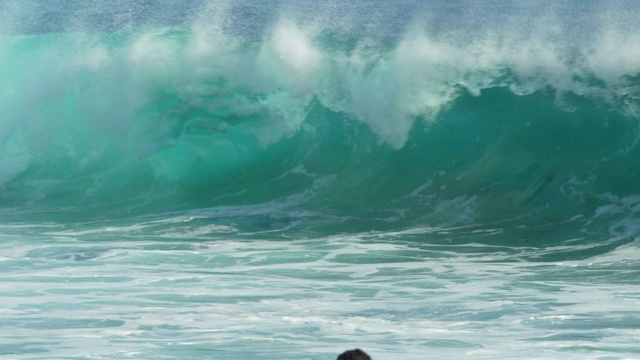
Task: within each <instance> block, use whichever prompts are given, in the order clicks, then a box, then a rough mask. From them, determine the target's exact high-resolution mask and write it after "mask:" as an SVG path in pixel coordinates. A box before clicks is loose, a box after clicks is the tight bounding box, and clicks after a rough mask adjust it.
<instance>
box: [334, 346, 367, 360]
mask: <svg viewBox="0 0 640 360" xmlns="http://www.w3.org/2000/svg"><path fill="white" fill-rule="evenodd" d="M337 360H371V357H370V356H369V354H367V353H366V352H364V351H362V350H360V349H353V350H347V351H345V352H343V353H342V354H340V355H338V359H337Z"/></svg>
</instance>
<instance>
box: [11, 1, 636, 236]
mask: <svg viewBox="0 0 640 360" xmlns="http://www.w3.org/2000/svg"><path fill="white" fill-rule="evenodd" d="M123 3H127V4H129V5H131V7H130V8H129V12H128V14H129V16H128V17H127V16H125V15H126V14H127V12H123V10H121V11H120V12H114V13H113V14H111V15H110V17H109V18H108V19H102V20H100V21H98V22H97V23H96V24H97V25H92V26H93V27H91V26H88V25H87V24H89V23H91V22H90V20H91V19H93V18H92V17H91V11H92V10H91V8H90V7H87V6H84V7H82V6H78V7H72V6H71V5H69V7H66V8H63V9H61V10H59V13H44V12H43V10H41V9H40V8H39V7H38V5H37V4H28V3H25V2H7V3H6V4H4V5H3V8H2V9H1V10H3V11H2V14H3V15H2V16H3V17H1V19H2V20H6V21H4V22H3V24H5V25H3V28H2V34H3V35H1V36H0V82H1V83H2V84H3V86H2V88H1V89H0V94H1V95H2V98H3V99H5V100H3V101H2V103H0V113H2V114H3V115H2V118H1V119H0V168H1V169H2V171H1V172H0V201H1V204H2V207H3V208H4V209H5V211H4V212H5V213H6V214H7V215H6V216H19V217H25V216H39V217H41V216H45V217H54V218H57V219H58V220H60V219H62V218H64V217H69V218H74V219H78V218H84V219H91V218H100V217H114V216H115V217H117V216H130V215H131V214H137V215H141V214H150V213H158V212H170V211H196V212H199V213H206V214H207V216H214V217H215V216H219V217H224V216H227V217H243V216H244V217H247V218H249V217H251V218H255V217H256V214H262V215H265V214H270V216H272V218H273V216H274V214H281V215H282V217H284V218H287V219H293V218H295V219H297V220H300V219H304V220H305V222H306V223H307V224H309V223H314V226H315V227H316V228H318V229H323V228H324V227H331V229H332V230H331V231H335V230H336V229H337V228H338V229H343V230H344V229H347V228H348V229H351V230H354V229H355V230H363V229H406V228H415V227H424V226H445V225H446V226H467V225H470V224H475V225H480V226H481V227H483V228H484V229H487V228H490V227H492V226H497V227H502V226H507V225H505V224H508V226H510V227H512V228H518V227H519V226H520V227H521V226H523V224H525V223H526V224H527V227H528V228H536V227H537V226H548V225H549V224H551V227H553V228H556V227H558V226H560V225H559V224H569V225H567V226H570V227H573V228H574V229H575V228H578V229H580V232H582V233H590V231H591V230H590V229H596V228H602V227H604V228H606V229H608V230H607V231H608V233H609V235H612V237H613V238H614V239H615V240H616V241H630V239H632V238H633V237H634V236H635V234H636V233H637V230H638V229H636V228H635V227H634V226H633V220H634V219H637V217H638V216H640V214H638V212H639V211H640V210H638V209H640V207H639V205H640V197H638V196H637V194H639V193H640V189H639V187H640V185H638V184H640V181H639V180H640V175H639V173H638V170H637V164H638V161H639V160H640V151H639V148H638V144H637V142H638V136H639V128H638V120H639V116H640V115H639V114H640V95H639V94H640V53H639V51H640V50H638V48H637V47H634V46H629V44H633V43H640V34H639V33H638V32H637V30H634V27H633V26H632V24H633V23H634V19H633V18H630V17H632V15H628V12H627V13H625V12H622V9H624V6H625V4H618V5H619V7H614V6H613V5H611V4H609V5H608V6H606V7H605V6H604V5H602V4H600V3H593V4H591V3H584V4H583V5H582V6H579V7H576V6H568V7H567V8H562V7H556V8H552V9H549V8H544V7H543V6H542V5H543V4H541V3H538V2H533V3H530V4H528V5H516V4H511V5H509V6H510V7H509V9H510V11H511V14H510V15H509V16H508V17H505V19H509V21H500V20H501V19H500V15H496V14H491V13H488V12H486V9H490V8H491V7H488V6H485V7H483V8H482V9H483V10H482V11H483V12H479V11H480V10H476V9H474V8H472V7H471V8H470V7H462V6H460V9H461V10H460V11H459V12H458V13H457V16H456V17H453V16H452V15H450V14H451V13H452V12H451V9H450V6H449V5H439V6H440V7H438V6H436V5H433V6H432V7H427V5H422V7H421V6H420V5H417V4H414V3H412V2H405V3H402V4H401V7H402V11H400V10H398V12H397V13H393V12H391V13H390V14H388V16H390V17H391V18H392V19H393V21H388V18H384V19H386V20H385V21H383V18H382V17H381V16H380V15H378V18H376V16H374V15H376V14H380V13H381V12H382V11H387V10H389V9H387V10H385V9H384V5H383V4H369V5H368V6H366V7H365V6H363V5H344V4H334V5H333V6H328V5H326V4H323V5H317V4H315V5H314V4H312V3H307V2H301V3H297V5H293V4H288V3H285V2H282V3H279V4H278V5H279V6H277V7H273V9H274V10H273V12H272V13H267V14H262V15H261V17H258V16H257V15H256V13H255V9H257V6H258V5H254V6H256V7H252V5H232V4H226V5H225V4H223V5H220V4H216V5H213V4H210V3H207V2H189V3H186V5H185V3H183V4H182V5H180V4H179V3H172V2H168V3H167V5H166V7H164V8H158V7H157V6H156V7H155V8H154V9H155V10H154V12H153V13H147V12H145V7H144V6H143V5H141V4H139V3H137V2H136V3H135V4H134V3H129V2H123ZM136 4H137V5H136ZM581 4H582V3H581ZM76 5H77V4H76ZM121 5H122V4H121ZM503 5H504V4H503ZM412 6H413V7H415V9H416V10H415V11H413V12H409V13H413V14H414V15H415V17H413V18H406V17H405V18H402V17H400V16H399V14H406V13H407V11H406V8H408V7H412ZM447 6H448V7H447ZM441 7H447V9H446V12H447V14H449V15H448V17H446V18H444V19H440V18H438V17H437V14H438V13H440V12H442V13H444V10H443V9H444V8H441ZM116 8H117V9H124V8H126V7H122V6H118V7H116ZM569 9H573V10H571V11H575V12H576V13H575V14H574V16H573V17H572V18H573V19H574V20H575V23H573V24H567V23H566V22H563V21H560V20H558V19H559V18H560V17H559V15H558V14H562V18H566V16H567V14H566V12H567V11H569ZM576 9H578V10H576ZM593 9H597V10H598V13H599V14H600V15H599V16H598V17H595V16H594V15H593V14H594V12H593V11H592V10H593ZM178 10H179V11H178ZM361 12H365V13H366V12H369V13H370V14H371V15H372V16H370V17H368V19H369V23H368V24H367V23H365V22H363V21H362V20H358V21H355V20H353V19H354V18H352V17H350V15H351V16H353V15H354V14H356V13H361ZM97 13H104V12H97ZM169 13H171V14H174V15H173V17H170V16H168V15H167V14H169ZM454 13H455V12H454ZM176 14H178V15H176ZM337 14H340V15H342V16H341V17H337ZM43 16H50V17H53V18H56V17H59V18H60V19H65V21H64V22H61V21H58V22H55V21H49V22H48V23H47V24H49V25H48V27H42V26H41V27H38V26H36V25H35V24H36V23H42V22H40V21H37V20H38V19H42V17H43ZM488 17H489V18H491V20H492V21H482V20H483V19H484V20H486V19H487V18H488ZM363 18H367V17H365V16H362V15H361V16H359V17H358V19H363ZM8 19H13V20H14V21H8ZM16 19H18V20H20V21H18V20H16ZM69 19H72V20H73V21H72V20H69ZM248 19H251V21H253V22H252V23H250V22H248ZM350 19H351V20H350ZM116 20H117V21H116ZM352 20H353V21H352ZM534 20H535V21H534ZM359 21H360V22H359ZM25 24H26V25H25ZM487 24H492V25H487ZM378 25H379V26H378ZM584 29H590V31H588V32H586V31H583V30H584ZM11 214H13V215H11ZM15 214H18V215H15ZM297 220H295V221H297ZM287 221H289V222H290V223H291V224H293V223H296V222H295V221H294V220H287ZM329 224H330V225H329ZM341 224H342V225H341ZM340 226H343V228H341V227H340ZM561 227H562V226H560V228H561ZM598 236H601V233H598ZM526 237H527V238H531V237H535V236H534V235H527V236H526Z"/></svg>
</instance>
